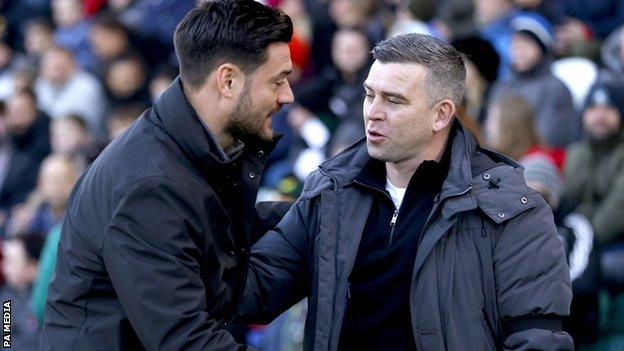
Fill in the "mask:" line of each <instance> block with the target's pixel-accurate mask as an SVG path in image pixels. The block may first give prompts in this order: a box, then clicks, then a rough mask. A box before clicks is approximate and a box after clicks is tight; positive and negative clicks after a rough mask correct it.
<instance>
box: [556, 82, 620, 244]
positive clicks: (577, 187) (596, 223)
mask: <svg viewBox="0 0 624 351" xmlns="http://www.w3.org/2000/svg"><path fill="white" fill-rule="evenodd" d="M623 115H624V92H623V91H622V89H620V88H618V87H616V86H613V85H607V84H597V85H595V86H594V87H592V89H591V90H590V92H589V95H588V97H587V101H586V103H585V108H584V110H583V128H584V131H585V138H584V140H582V141H581V142H579V143H577V144H574V145H572V146H570V148H569V149H568V152H567V158H566V165H565V173H564V174H565V192H564V194H565V197H566V198H567V199H569V200H570V201H572V202H573V203H575V204H578V212H580V213H582V214H584V215H585V216H587V218H589V220H590V221H591V223H592V225H593V227H594V230H595V232H596V238H597V239H598V242H599V243H600V244H602V245H610V244H615V243H622V242H623V241H624V216H623V215H622V213H624V137H623V134H622V116H623Z"/></svg>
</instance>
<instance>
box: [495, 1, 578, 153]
mask: <svg viewBox="0 0 624 351" xmlns="http://www.w3.org/2000/svg"><path fill="white" fill-rule="evenodd" d="M511 26H512V28H513V31H514V34H513V41H512V47H511V65H512V68H513V74H511V75H510V76H508V77H506V78H501V79H500V80H499V81H497V82H496V83H495V85H494V87H493V88H492V100H491V101H492V102H496V101H497V100H498V99H500V98H501V97H502V96H503V95H505V94H508V93H513V94H517V95H520V96H522V97H524V98H525V99H526V101H527V102H529V103H530V104H531V106H532V107H533V109H534V110H535V115H536V126H537V130H538V132H539V134H540V136H541V137H542V139H543V140H544V143H545V144H546V145H547V146H550V147H565V146H567V145H568V144H570V143H572V142H573V141H576V140H577V139H578V137H579V136H580V133H581V131H580V129H581V128H580V122H579V121H578V118H577V114H576V112H575V111H574V105H573V103H572V95H571V94H570V91H569V90H568V88H567V87H566V86H565V85H564V84H563V82H562V81H561V80H559V79H558V78H556V77H555V76H554V75H553V74H552V73H551V72H550V63H551V50H552V47H553V43H554V37H553V35H552V28H551V26H550V24H549V23H548V22H547V21H546V20H545V19H544V17H542V16H540V15H538V14H535V13H525V14H522V15H519V16H517V17H516V18H514V20H513V21H512V22H511Z"/></svg>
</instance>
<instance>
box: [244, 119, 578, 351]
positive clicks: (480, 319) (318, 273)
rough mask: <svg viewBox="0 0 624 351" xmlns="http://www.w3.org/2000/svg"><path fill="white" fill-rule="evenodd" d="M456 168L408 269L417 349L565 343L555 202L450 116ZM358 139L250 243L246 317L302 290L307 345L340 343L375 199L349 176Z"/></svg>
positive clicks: (566, 285) (565, 275) (276, 308)
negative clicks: (453, 125) (352, 276)
mask: <svg viewBox="0 0 624 351" xmlns="http://www.w3.org/2000/svg"><path fill="white" fill-rule="evenodd" d="M450 142H451V148H452V149H451V166H450V169H449V171H448V175H447V176H446V179H445V180H444V183H443V185H442V191H441V192H440V193H439V194H438V196H436V198H435V200H434V206H433V209H432V211H431V213H430V214H429V218H428V220H427V223H426V224H425V227H424V229H423V231H422V233H421V237H420V243H419V245H418V251H417V253H416V259H415V261H414V264H413V267H412V272H413V273H412V278H411V282H410V284H411V287H410V306H409V307H410V314H411V330H412V332H413V337H414V341H415V344H416V347H417V349H418V350H427V351H437V350H495V349H496V350H501V349H505V350H571V349H572V348H573V343H572V339H571V338H570V336H569V335H568V334H567V333H565V332H563V331H561V318H562V317H565V316H567V315H569V313H570V302H571V299H572V291H571V287H570V276H569V274H570V273H569V269H568V266H567V264H566V260H565V252H564V250H563V246H562V245H561V242H560V241H559V239H558V238H557V231H556V228H555V225H554V222H553V216H552V213H551V211H550V208H549V207H548V205H547V204H546V202H545V201H544V200H543V199H542V198H541V196H540V195H539V194H538V193H536V192H535V191H533V190H531V189H529V188H528V187H527V185H526V183H525V181H524V177H523V175H522V168H521V166H520V165H518V164H517V163H515V162H514V161H512V160H510V159H508V158H506V157H504V156H502V155H499V154H496V153H494V152H491V151H488V150H484V149H482V148H480V147H479V146H478V145H477V144H476V140H475V139H474V136H472V135H471V134H470V133H469V132H468V131H466V130H465V129H464V128H462V127H460V126H459V125H457V130H456V133H455V135H454V137H453V138H452V140H451V141H450ZM369 159H370V157H369V156H368V153H367V150H366V144H365V141H364V140H362V141H360V142H359V143H357V144H355V145H354V146H353V147H351V148H349V149H347V150H346V151H345V152H343V153H342V154H339V155H338V156H336V157H335V158H332V159H330V160H328V161H326V162H325V163H324V164H322V165H321V166H320V167H319V169H318V171H317V172H315V173H313V174H312V175H311V176H310V177H309V178H308V180H307V181H306V184H305V186H304V189H303V193H302V195H301V197H300V198H299V200H298V201H297V203H296V204H295V205H294V206H293V207H292V208H291V210H290V211H289V212H288V213H287V214H286V216H285V217H284V219H283V220H282V221H281V222H280V223H279V225H278V226H277V227H276V229H275V230H274V231H271V232H269V233H268V234H267V235H265V236H264V237H262V239H260V241H258V243H256V244H255V245H254V246H253V248H252V254H251V273H250V275H249V277H250V280H249V281H248V286H247V288H248V289H247V291H246V294H245V300H244V301H245V302H244V303H243V304H242V305H241V313H242V317H243V318H249V319H252V320H253V319H256V320H265V321H266V320H270V319H271V318H273V317H274V316H275V315H277V314H278V313H280V312H281V311H282V310H284V309H285V308H287V307H288V306H289V305H290V304H293V303H295V302H297V301H298V300H300V299H301V298H303V297H306V296H307V297H308V303H309V308H308V316H307V320H306V335H305V339H304V348H305V349H306V350H315V351H327V350H332V351H333V350H337V349H338V342H339V337H340V334H341V327H342V322H343V319H344V315H345V310H346V306H347V305H348V304H349V276H350V274H351V270H352V268H353V264H354V261H355V258H356V254H357V250H358V247H359V243H360V240H361V237H362V231H363V228H364V225H365V223H366V218H367V216H368V214H369V212H370V209H371V206H372V203H373V200H372V196H371V191H370V190H368V189H365V188H364V187H363V186H362V185H361V184H358V182H357V181H354V177H355V176H356V175H357V174H358V173H359V172H360V170H361V169H362V167H363V165H364V164H366V163H367V162H368V160H369Z"/></svg>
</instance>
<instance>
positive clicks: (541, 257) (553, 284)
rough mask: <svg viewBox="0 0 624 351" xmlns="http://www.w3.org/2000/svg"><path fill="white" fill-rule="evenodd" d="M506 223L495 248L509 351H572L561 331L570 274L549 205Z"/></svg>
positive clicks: (567, 310) (500, 307)
mask: <svg viewBox="0 0 624 351" xmlns="http://www.w3.org/2000/svg"><path fill="white" fill-rule="evenodd" d="M534 197H535V199H536V201H537V203H538V205H537V206H536V207H534V208H532V209H529V210H527V211H525V212H523V213H521V214H518V215H517V216H516V217H514V218H511V219H510V220H509V221H508V222H506V223H504V225H505V227H504V229H502V232H501V233H500V237H499V238H498V241H497V243H496V244H495V247H494V254H493V258H494V261H493V263H494V275H495V279H496V292H497V299H498V312H499V316H500V319H501V323H502V326H503V332H504V335H505V339H504V348H505V350H573V347H574V344H573V341H572V338H571V337H570V336H569V335H568V334H567V333H565V332H563V331H561V319H562V318H563V317H566V316H569V314H570V304H571V302H572V288H571V283H570V272H569V269H568V265H567V262H566V258H565V252H564V249H563V245H562V244H561V242H560V241H559V238H558V237H557V229H556V228H555V225H554V221H553V216H552V213H551V211H550V208H549V207H548V205H547V204H546V203H545V202H544V200H543V199H542V198H541V197H540V196H539V195H535V196H534Z"/></svg>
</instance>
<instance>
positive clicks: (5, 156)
mask: <svg viewBox="0 0 624 351" xmlns="http://www.w3.org/2000/svg"><path fill="white" fill-rule="evenodd" d="M6 118H7V116H6V105H5V104H4V102H2V101H1V100H0V235H2V236H3V235H4V229H5V228H4V227H5V224H6V222H7V220H8V219H9V216H10V210H11V208H12V207H13V206H14V205H16V204H18V203H20V202H23V201H24V200H25V199H26V197H27V196H28V194H30V192H31V191H32V189H34V188H35V185H36V183H37V167H36V166H35V165H33V161H32V159H31V157H30V156H28V154H26V153H25V152H22V151H20V150H19V149H17V148H16V147H14V146H13V144H12V142H11V138H10V135H9V132H8V130H7V127H6Z"/></svg>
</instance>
